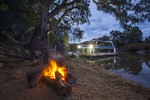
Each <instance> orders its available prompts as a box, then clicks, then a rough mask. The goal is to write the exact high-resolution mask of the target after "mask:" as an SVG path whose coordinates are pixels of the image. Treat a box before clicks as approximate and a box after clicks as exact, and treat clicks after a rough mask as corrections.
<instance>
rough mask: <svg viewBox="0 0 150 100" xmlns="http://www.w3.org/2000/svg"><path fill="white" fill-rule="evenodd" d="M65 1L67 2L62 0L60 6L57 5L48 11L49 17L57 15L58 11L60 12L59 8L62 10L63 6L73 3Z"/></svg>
mask: <svg viewBox="0 0 150 100" xmlns="http://www.w3.org/2000/svg"><path fill="white" fill-rule="evenodd" d="M66 2H67V0H64V1H63V2H62V4H61V5H60V6H58V7H57V8H55V9H54V10H53V11H52V12H51V13H49V16H50V18H53V17H54V16H55V15H57V14H58V13H59V12H61V10H63V8H65V7H68V6H70V5H73V4H74V3H75V2H74V1H72V2H69V3H66Z"/></svg>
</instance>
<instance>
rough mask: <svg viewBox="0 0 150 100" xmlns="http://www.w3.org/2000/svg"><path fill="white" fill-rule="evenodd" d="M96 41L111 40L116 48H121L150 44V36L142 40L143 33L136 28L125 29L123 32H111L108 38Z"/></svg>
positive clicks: (103, 37)
mask: <svg viewBox="0 0 150 100" xmlns="http://www.w3.org/2000/svg"><path fill="white" fill-rule="evenodd" d="M98 39H100V40H104V41H109V40H111V41H113V42H114V44H115V45H116V46H117V47H121V46H124V45H126V44H130V43H139V42H150V36H148V37H145V39H143V33H142V31H141V30H140V29H139V27H137V26H134V27H131V26H130V27H127V28H126V29H125V30H124V31H123V32H120V31H118V30H112V31H111V32H110V34H109V36H107V35H104V36H102V37H99V38H98Z"/></svg>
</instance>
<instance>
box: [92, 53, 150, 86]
mask: <svg viewBox="0 0 150 100" xmlns="http://www.w3.org/2000/svg"><path fill="white" fill-rule="evenodd" d="M91 60H92V61H94V63H95V64H97V65H99V66H102V67H104V68H105V69H107V70H109V71H111V72H113V73H116V74H119V75H121V76H124V77H126V78H128V79H131V80H133V81H135V82H137V83H139V84H141V85H143V86H145V87H147V88H150V55H139V54H136V53H120V54H119V55H118V56H115V57H105V58H104V57H97V58H92V59H91Z"/></svg>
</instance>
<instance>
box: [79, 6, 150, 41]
mask: <svg viewBox="0 0 150 100" xmlns="http://www.w3.org/2000/svg"><path fill="white" fill-rule="evenodd" d="M90 10H91V14H92V16H91V17H90V18H89V19H90V25H88V24H84V25H81V26H79V27H80V29H81V30H83V31H84V35H83V38H82V39H81V41H86V40H91V39H93V38H97V37H101V36H104V35H109V33H110V31H112V30H118V31H121V32H122V31H123V29H122V28H121V27H120V25H119V21H117V20H116V19H115V17H113V15H109V14H105V13H103V12H100V11H97V8H96V5H95V4H93V3H91V5H90ZM139 27H140V29H141V31H142V32H143V37H147V36H150V23H149V22H146V23H140V24H139Z"/></svg>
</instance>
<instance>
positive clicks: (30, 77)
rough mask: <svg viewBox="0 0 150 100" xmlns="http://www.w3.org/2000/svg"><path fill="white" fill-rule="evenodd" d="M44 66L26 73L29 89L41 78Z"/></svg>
mask: <svg viewBox="0 0 150 100" xmlns="http://www.w3.org/2000/svg"><path fill="white" fill-rule="evenodd" d="M44 68H45V66H42V67H38V68H35V69H33V70H30V71H28V72H27V73H26V77H27V81H28V85H29V87H35V86H36V84H37V82H38V81H39V80H40V79H41V78H42V76H43V69H44Z"/></svg>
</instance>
